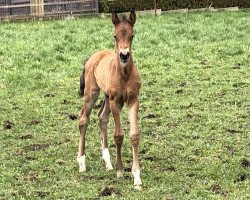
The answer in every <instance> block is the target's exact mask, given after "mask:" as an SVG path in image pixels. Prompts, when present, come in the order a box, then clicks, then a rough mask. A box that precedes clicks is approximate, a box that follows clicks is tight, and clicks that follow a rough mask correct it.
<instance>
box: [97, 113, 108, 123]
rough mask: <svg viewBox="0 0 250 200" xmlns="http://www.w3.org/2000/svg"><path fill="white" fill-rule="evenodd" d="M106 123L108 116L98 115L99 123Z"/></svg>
mask: <svg viewBox="0 0 250 200" xmlns="http://www.w3.org/2000/svg"><path fill="white" fill-rule="evenodd" d="M107 123H108V117H105V116H103V115H100V116H99V124H100V125H103V124H107Z"/></svg>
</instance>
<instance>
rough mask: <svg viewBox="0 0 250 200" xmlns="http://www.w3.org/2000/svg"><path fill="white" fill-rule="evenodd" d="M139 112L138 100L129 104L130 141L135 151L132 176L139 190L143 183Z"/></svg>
mask: <svg viewBox="0 0 250 200" xmlns="http://www.w3.org/2000/svg"><path fill="white" fill-rule="evenodd" d="M138 110H139V100H138V98H136V99H134V100H132V101H130V102H128V115H129V121H130V134H129V136H130V140H131V143H132V150H133V166H132V174H133V176H134V185H135V187H137V188H138V189H139V188H140V186H141V184H142V182H141V178H140V165H139V158H138V146H139V141H140V137H139V129H138Z"/></svg>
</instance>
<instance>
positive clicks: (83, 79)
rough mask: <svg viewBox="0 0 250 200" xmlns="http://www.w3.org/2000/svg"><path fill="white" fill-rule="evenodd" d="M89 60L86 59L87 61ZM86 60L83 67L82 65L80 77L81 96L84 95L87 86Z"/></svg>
mask: <svg viewBox="0 0 250 200" xmlns="http://www.w3.org/2000/svg"><path fill="white" fill-rule="evenodd" d="M87 61H88V60H86V62H87ZM86 62H84V64H83V67H82V75H81V78H80V90H79V95H80V96H81V97H83V95H84V88H85V64H86Z"/></svg>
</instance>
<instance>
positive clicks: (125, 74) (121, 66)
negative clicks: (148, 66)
mask: <svg viewBox="0 0 250 200" xmlns="http://www.w3.org/2000/svg"><path fill="white" fill-rule="evenodd" d="M132 66H133V59H132V57H131V58H130V59H129V61H128V63H121V62H120V60H119V58H117V67H118V73H119V74H120V75H121V77H122V79H123V80H124V81H127V80H128V79H129V75H130V71H131V68H132Z"/></svg>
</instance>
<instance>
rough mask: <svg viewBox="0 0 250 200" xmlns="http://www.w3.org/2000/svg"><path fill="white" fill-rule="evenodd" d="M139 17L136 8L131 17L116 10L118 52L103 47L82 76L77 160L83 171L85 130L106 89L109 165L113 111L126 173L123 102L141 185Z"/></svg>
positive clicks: (102, 118)
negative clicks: (136, 56)
mask: <svg viewBox="0 0 250 200" xmlns="http://www.w3.org/2000/svg"><path fill="white" fill-rule="evenodd" d="M135 21H136V14H135V12H134V11H132V12H131V13H130V16H129V19H127V18H126V17H123V18H122V19H119V18H118V15H117V14H116V13H113V14H112V22H113V24H114V26H115V35H114V37H115V53H113V52H109V51H99V52H97V53H95V54H93V55H92V56H91V57H90V58H89V60H88V61H87V62H86V64H85V66H84V69H83V74H82V77H81V87H80V89H81V92H82V94H83V95H84V104H83V108H82V109H81V112H80V115H79V119H80V120H79V130H80V138H79V151H78V156H77V161H78V163H79V171H80V172H83V171H85V170H86V165H85V134H86V130H87V126H88V122H89V116H90V113H91V110H92V107H93V106H94V104H95V102H96V100H97V98H98V96H99V93H100V90H102V91H103V92H104V93H105V96H106V98H105V100H104V101H103V105H102V107H101V109H100V111H99V114H98V116H99V126H100V129H101V144H102V158H103V160H104V162H105V164H106V169H108V170H110V169H112V164H111V161H110V154H109V150H108V142H107V124H108V121H109V115H110V113H112V115H113V118H114V124H115V131H114V141H115V144H116V170H117V177H122V175H123V172H122V160H121V146H122V142H123V131H122V127H121V119H120V112H121V109H122V107H123V104H124V103H126V104H127V107H128V118H129V122H130V134H129V136H130V140H131V143H132V151H133V165H132V174H133V176H134V185H135V186H136V187H140V185H141V184H142V182H141V178H140V166H139V159H138V145H139V129H138V109H139V100H138V95H139V89H140V86H141V81H140V76H139V73H138V70H137V68H136V66H135V64H134V62H133V57H132V49H131V45H132V39H133V36H134V34H133V26H134V24H135Z"/></svg>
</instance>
